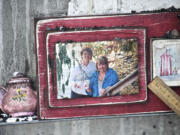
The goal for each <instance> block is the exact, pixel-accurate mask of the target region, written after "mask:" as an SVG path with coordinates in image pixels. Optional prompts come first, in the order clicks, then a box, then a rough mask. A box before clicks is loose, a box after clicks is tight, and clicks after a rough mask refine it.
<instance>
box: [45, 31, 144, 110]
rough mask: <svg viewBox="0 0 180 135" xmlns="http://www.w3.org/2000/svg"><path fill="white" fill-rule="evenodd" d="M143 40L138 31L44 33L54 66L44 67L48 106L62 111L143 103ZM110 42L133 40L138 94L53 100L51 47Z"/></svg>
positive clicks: (142, 34)
mask: <svg viewBox="0 0 180 135" xmlns="http://www.w3.org/2000/svg"><path fill="white" fill-rule="evenodd" d="M145 36H146V31H145V29H143V28H141V29H140V28H139V29H132V28H131V29H108V30H95V31H76V32H74V31H71V32H53V33H48V34H47V38H46V49H47V53H46V54H47V56H46V57H47V58H48V60H50V59H51V61H53V63H54V66H53V67H51V66H50V64H49V63H48V65H47V69H48V70H47V71H48V73H47V77H48V99H49V101H48V105H49V106H50V107H54V108H57V107H58V108H59V107H60V108H62V107H78V106H90V105H107V104H123V103H135V102H143V101H145V100H146V99H147V85H146V69H145V67H146V63H145ZM114 38H122V39H124V38H137V39H138V69H139V70H138V76H139V85H140V87H139V94H134V95H125V96H114V97H101V98H78V99H57V84H56V65H55V63H56V58H55V55H54V53H55V44H56V43H57V42H58V41H61V42H67V41H70V40H71V41H73V42H95V41H107V40H113V39H114Z"/></svg>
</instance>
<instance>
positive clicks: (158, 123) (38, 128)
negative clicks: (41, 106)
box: [0, 114, 180, 135]
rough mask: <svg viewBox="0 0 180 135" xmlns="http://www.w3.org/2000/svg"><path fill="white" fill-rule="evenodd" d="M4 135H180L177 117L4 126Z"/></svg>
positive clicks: (62, 121) (68, 121)
mask: <svg viewBox="0 0 180 135" xmlns="http://www.w3.org/2000/svg"><path fill="white" fill-rule="evenodd" d="M0 135H180V117H178V116H176V115H174V114H173V115H164V116H146V117H142V116H141V117H140V116H136V117H127V118H118V117H116V118H101V119H99V118H96V119H91V120H86V119H85V120H56V121H44V122H39V123H33V124H32V123H31V124H17V125H8V126H0Z"/></svg>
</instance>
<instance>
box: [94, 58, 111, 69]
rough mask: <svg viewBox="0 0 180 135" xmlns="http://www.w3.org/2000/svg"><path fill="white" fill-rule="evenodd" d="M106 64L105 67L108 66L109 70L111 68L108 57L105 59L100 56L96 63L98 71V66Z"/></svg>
mask: <svg viewBox="0 0 180 135" xmlns="http://www.w3.org/2000/svg"><path fill="white" fill-rule="evenodd" d="M98 63H99V64H105V65H107V69H108V68H109V63H108V59H107V57H105V56H100V57H98V58H97V61H96V69H98V68H97V64H98Z"/></svg>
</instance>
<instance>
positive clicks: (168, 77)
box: [151, 38, 180, 86]
mask: <svg viewBox="0 0 180 135" xmlns="http://www.w3.org/2000/svg"><path fill="white" fill-rule="evenodd" d="M179 52H180V39H157V38H153V39H151V54H152V56H151V57H152V60H151V63H152V78H154V77H155V76H159V77H160V78H161V79H162V80H163V81H164V82H165V83H166V84H167V85H168V86H180V64H179V63H180V54H179Z"/></svg>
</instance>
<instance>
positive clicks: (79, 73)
mask: <svg viewBox="0 0 180 135" xmlns="http://www.w3.org/2000/svg"><path fill="white" fill-rule="evenodd" d="M92 55H93V53H92V50H91V48H89V47H86V48H84V49H82V50H81V59H82V60H81V62H79V61H78V66H76V67H75V68H74V69H72V71H71V77H70V81H71V86H70V88H71V98H79V97H87V96H88V95H87V93H86V89H88V87H89V80H90V78H91V76H92V74H93V73H94V72H95V71H96V65H95V63H94V62H92V61H91V59H92Z"/></svg>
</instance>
